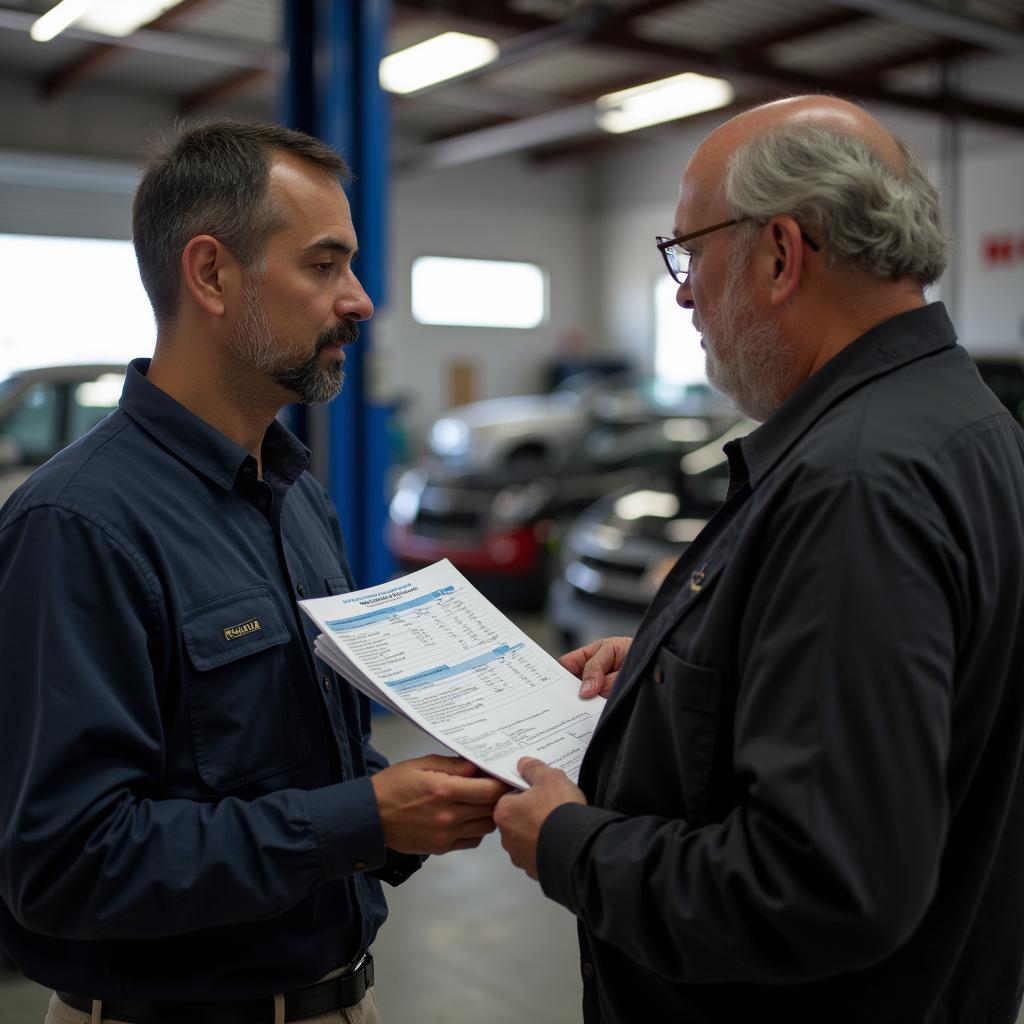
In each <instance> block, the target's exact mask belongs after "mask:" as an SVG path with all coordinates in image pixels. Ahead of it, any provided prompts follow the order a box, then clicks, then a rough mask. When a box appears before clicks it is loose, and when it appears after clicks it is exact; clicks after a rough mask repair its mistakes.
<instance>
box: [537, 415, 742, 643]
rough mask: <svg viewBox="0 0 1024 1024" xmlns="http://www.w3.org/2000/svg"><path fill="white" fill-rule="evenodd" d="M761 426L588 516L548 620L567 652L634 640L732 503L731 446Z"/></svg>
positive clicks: (718, 438)
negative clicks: (674, 571) (700, 539)
mask: <svg viewBox="0 0 1024 1024" xmlns="http://www.w3.org/2000/svg"><path fill="white" fill-rule="evenodd" d="M756 426H757V424H756V423H754V422H752V421H751V420H738V421H735V422H733V423H732V424H731V425H730V426H729V428H728V429H726V430H722V431H720V432H718V433H717V434H716V435H715V436H714V437H713V438H711V439H710V440H708V441H706V442H705V443H704V444H702V445H701V446H700V447H695V448H691V449H690V450H689V451H686V452H683V453H681V454H680V455H679V457H678V458H677V459H676V460H675V462H674V463H673V465H672V466H671V467H670V469H669V471H668V472H665V473H663V474H661V476H660V477H659V478H658V479H657V480H655V481H653V482H652V481H649V482H647V483H644V484H641V485H640V486H633V487H626V488H622V489H620V490H617V491H615V492H613V493H611V494H608V495H606V496H605V497H603V498H601V499H599V500H598V501H597V502H595V503H594V504H593V505H591V506H590V507H589V508H587V509H586V510H584V511H583V512H582V513H581V514H580V515H579V516H578V518H577V519H576V521H575V522H574V523H573V525H572V526H571V527H570V529H569V530H568V532H567V533H566V537H565V543H564V544H563V547H562V566H561V573H560V575H559V576H558V577H557V578H556V579H554V580H553V581H552V583H551V586H550V589H549V592H548V602H547V618H548V621H549V623H550V624H551V626H552V628H553V629H554V631H555V633H556V635H557V636H558V638H559V641H560V643H561V644H562V645H563V647H564V649H565V650H572V649H574V648H576V647H581V646H583V645H584V644H588V643H590V642H591V641H593V640H599V639H600V638H601V637H605V636H632V635H633V633H634V632H635V631H636V628H637V626H639V624H640V620H641V618H642V617H643V614H644V611H645V610H646V608H647V605H648V604H649V603H650V601H651V598H653V597H654V595H655V594H656V593H657V591H658V588H659V587H660V586H661V583H662V581H663V580H664V579H665V577H666V576H667V575H668V573H669V571H670V570H671V568H672V566H673V565H675V563H676V561H677V560H678V558H679V556H680V555H681V554H682V552H683V551H684V550H685V549H686V546H687V545H688V544H689V543H690V541H692V540H693V539H694V538H695V537H696V536H697V534H698V533H700V531H701V530H702V529H703V528H704V525H705V524H706V523H707V521H708V519H709V518H710V517H711V516H712V515H713V514H714V512H715V510H716V509H717V508H718V506H719V505H720V504H721V503H722V502H723V501H724V500H725V493H726V489H727V487H728V484H729V471H728V463H727V461H726V456H725V454H724V452H723V451H722V449H723V446H724V445H725V444H727V443H728V442H729V441H730V440H732V439H733V438H736V437H743V436H744V435H745V434H748V433H750V431H751V430H753V429H754V428H755V427H756Z"/></svg>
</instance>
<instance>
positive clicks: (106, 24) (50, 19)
mask: <svg viewBox="0 0 1024 1024" xmlns="http://www.w3.org/2000/svg"><path fill="white" fill-rule="evenodd" d="M179 3H181V0H61V2H60V3H59V4H57V5H56V6H54V7H51V8H50V10H48V11H47V12H46V13H45V14H44V15H43V16H42V17H41V18H38V19H36V21H35V22H34V23H33V25H32V27H31V28H30V29H29V35H30V36H31V37H32V38H33V39H34V40H35V41H36V42H38V43H45V42H48V41H49V40H51V39H53V38H54V37H55V36H58V35H60V34H61V32H63V31H64V30H65V29H66V28H70V26H72V25H74V24H76V23H77V24H80V25H82V26H83V27H84V28H89V29H92V30H93V31H95V32H103V33H104V34H105V35H109V36H127V35H131V33H132V32H134V31H135V30H136V29H137V28H139V27H141V26H142V25H145V24H148V23H149V22H151V21H152V20H153V19H154V18H156V17H158V16H159V15H161V14H163V13H164V11H168V10H170V9H171V8H172V7H176V6H177V5H178V4H179Z"/></svg>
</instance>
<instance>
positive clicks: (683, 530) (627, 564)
mask: <svg viewBox="0 0 1024 1024" xmlns="http://www.w3.org/2000/svg"><path fill="white" fill-rule="evenodd" d="M974 361H975V363H976V364H977V366H978V372H979V373H980V374H981V377H982V379H983V380H984V381H985V383H986V384H988V386H989V387H990V388H991V389H992V390H993V391H994V392H995V394H996V396H997V397H998V398H999V400H1000V401H1001V402H1002V403H1003V405H1004V406H1006V408H1007V409H1009V411H1010V412H1012V413H1013V414H1014V415H1015V416H1016V417H1017V419H1018V420H1019V421H1020V422H1021V423H1022V424H1024V360H1022V359H1021V357H1018V356H1015V355H1013V354H1008V355H981V354H976V355H974ZM756 426H757V424H756V423H753V422H752V421H742V422H741V423H737V424H736V425H735V426H734V427H733V428H731V429H730V430H729V431H728V433H727V435H726V436H723V437H720V438H717V439H716V440H715V441H714V442H712V443H710V444H708V445H707V447H706V449H705V450H704V451H703V452H701V451H694V452H692V453H690V454H688V455H687V456H685V457H684V458H682V459H681V460H680V467H679V469H680V472H679V474H678V475H676V476H675V477H673V478H666V479H665V480H663V481H662V482H661V483H660V484H659V485H658V486H656V487H643V488H639V489H638V488H626V489H624V490H621V491H617V492H616V493H614V494H610V495H608V496H607V497H605V498H602V499H600V500H599V501H597V502H596V503H595V504H594V505H592V506H591V507H590V508H588V509H586V510H585V511H583V512H582V513H581V514H580V516H579V517H578V518H577V520H576V522H575V523H574V524H573V526H572V528H571V529H570V530H569V531H568V532H567V534H566V537H565V543H564V544H563V548H562V569H561V573H560V574H559V576H558V577H557V578H556V579H555V580H554V581H553V582H552V584H551V588H550V591H549V598H548V605H547V617H548V620H549V622H550V624H551V626H552V627H553V628H554V630H555V631H556V633H557V634H558V636H559V640H560V642H561V644H562V645H564V649H565V650H572V649H573V648H576V647H579V646H582V645H583V644H587V643H590V642H591V641H593V640H598V639H600V638H601V637H604V636H632V635H633V633H634V632H635V631H636V629H637V627H638V626H639V624H640V620H641V618H642V617H643V614H644V611H645V610H646V608H647V605H648V604H650V602H651V599H652V598H653V597H654V595H655V594H656V593H657V590H658V588H659V587H660V586H661V583H662V581H663V580H664V578H665V576H666V575H667V574H668V572H669V571H670V570H671V568H672V566H673V565H675V563H676V561H677V560H678V558H679V556H680V555H681V554H682V553H683V551H684V550H685V549H686V546H687V544H689V542H690V541H691V540H693V538H694V537H695V536H696V535H697V534H698V533H699V532H700V530H701V529H702V527H703V524H704V523H705V522H706V521H707V519H708V518H709V517H710V515H711V514H713V512H714V510H715V508H716V507H717V505H718V503H719V502H720V501H721V500H722V499H723V498H724V497H725V488H726V486H727V484H728V469H727V463H726V461H725V456H724V454H721V448H722V446H723V445H724V444H725V443H726V441H727V440H729V438H730V437H733V436H742V435H743V434H746V433H749V432H750V431H751V430H753V429H755V427H756ZM716 452H717V453H718V458H717V460H716V457H715V456H716Z"/></svg>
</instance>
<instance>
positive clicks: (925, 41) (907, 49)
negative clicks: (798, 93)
mask: <svg viewBox="0 0 1024 1024" xmlns="http://www.w3.org/2000/svg"><path fill="white" fill-rule="evenodd" d="M936 42H938V39H937V37H936V36H934V35H931V34H930V33H928V32H922V31H920V30H919V29H914V28H909V27H907V26H906V25H900V24H897V23H895V22H889V21H878V20H875V19H872V20H871V21H866V22H864V23H863V24H856V25H847V26H845V27H844V28H841V29H833V30H831V31H829V32H819V33H818V34H817V35H815V36H813V37H810V38H807V39H798V40H795V41H794V42H792V43H779V44H778V45H777V46H773V47H772V48H771V50H770V51H769V55H770V57H771V59H772V60H773V61H775V62H776V63H778V64H781V65H782V66H783V67H792V68H799V69H800V70H805V71H820V72H826V71H830V72H835V71H842V70H844V69H846V68H856V67H858V66H859V65H865V64H873V63H875V62H876V61H883V60H886V59H887V58H895V57H898V56H900V55H902V54H909V53H914V52H916V51H918V50H923V49H925V48H926V47H928V46H929V45H931V44H932V43H936Z"/></svg>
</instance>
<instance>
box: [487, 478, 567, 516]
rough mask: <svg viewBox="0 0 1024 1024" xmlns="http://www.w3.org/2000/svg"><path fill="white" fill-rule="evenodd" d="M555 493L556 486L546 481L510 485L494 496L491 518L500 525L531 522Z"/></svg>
mask: <svg viewBox="0 0 1024 1024" xmlns="http://www.w3.org/2000/svg"><path fill="white" fill-rule="evenodd" d="M554 493H555V488H554V485H553V484H552V483H550V482H548V481H546V480H534V481H533V482H532V483H528V484H510V485H509V486H508V487H505V488H503V489H502V490H500V491H498V493H497V494H496V495H495V496H494V503H493V504H492V505H491V518H492V519H493V521H494V522H495V523H497V524H499V525H511V524H513V523H525V522H529V521H530V520H531V519H533V518H534V517H535V516H536V515H538V514H539V513H540V512H541V511H542V510H543V508H544V506H545V505H547V503H548V502H549V501H550V500H551V498H552V497H553V495H554Z"/></svg>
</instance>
